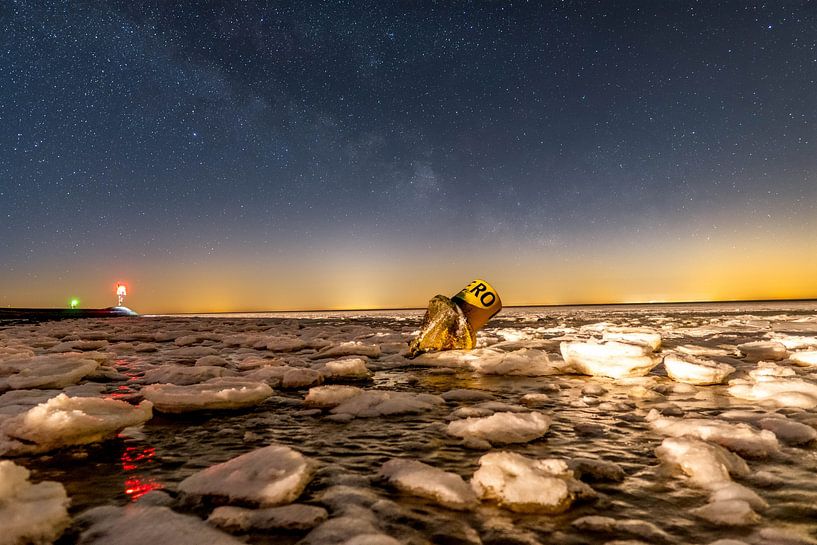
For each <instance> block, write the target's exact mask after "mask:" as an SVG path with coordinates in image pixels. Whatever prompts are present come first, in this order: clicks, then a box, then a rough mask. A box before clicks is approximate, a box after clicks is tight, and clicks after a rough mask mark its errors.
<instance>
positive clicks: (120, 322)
mask: <svg viewBox="0 0 817 545" xmlns="http://www.w3.org/2000/svg"><path fill="white" fill-rule="evenodd" d="M419 321H420V313H417V312H409V311H406V312H394V313H378V314H374V313H373V314H364V315H360V314H357V315H353V314H345V315H317V314H314V315H305V316H298V317H287V318H285V317H276V316H266V315H265V316H244V317H152V318H151V317H144V318H122V319H116V320H71V321H62V322H45V323H39V324H27V323H16V324H5V325H3V324H0V458H2V460H0V528H2V532H0V544H5V543H10V544H17V543H52V542H54V541H55V540H57V539H59V543H81V544H108V543H113V544H130V543H134V544H136V543H139V544H142V543H145V542H150V543H152V545H159V544H165V543H167V544H185V543H191V544H193V543H196V544H198V543H225V544H230V543H244V542H247V541H249V542H251V543H302V544H304V545H310V544H314V545H319V544H347V545H379V544H383V545H389V544H394V543H411V544H418V545H419V544H428V543H445V544H449V543H457V544H480V543H484V544H491V543H492V544H499V543H514V544H535V543H567V544H579V543H592V544H595V543H598V544H602V543H607V544H611V545H613V544H618V545H623V544H628V545H637V544H643V543H661V544H717V545H741V544H749V545H758V544H766V543H771V544H775V543H778V544H786V545H794V544H817V539H815V535H814V534H815V526H814V524H813V522H812V521H813V519H814V516H816V515H817V480H815V479H814V478H813V475H814V470H815V469H817V457H816V456H815V451H814V446H815V440H817V429H815V428H817V412H815V411H816V410H817V305H815V304H808V303H800V304H795V303H791V304H781V305H778V306H774V305H772V306H768V305H767V306H748V307H747V306H743V307H738V306H734V305H732V306H730V305H708V306H701V305H698V306H678V307H629V308H628V307H618V308H598V309H594V308H561V309H559V308H554V309H522V310H513V309H511V310H506V311H503V314H502V315H501V316H500V317H499V319H496V320H494V321H493V322H492V323H491V324H490V327H488V328H486V329H485V330H483V331H482V332H480V334H479V336H478V348H477V349H475V350H472V351H468V352H464V351H452V352H446V353H438V354H426V355H422V356H420V357H419V358H416V359H413V360H412V359H407V358H406V348H407V345H406V342H407V341H408V340H410V339H411V338H412V337H413V336H414V335H416V334H417V327H418V324H419Z"/></svg>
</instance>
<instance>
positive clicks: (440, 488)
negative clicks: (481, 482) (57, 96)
mask: <svg viewBox="0 0 817 545" xmlns="http://www.w3.org/2000/svg"><path fill="white" fill-rule="evenodd" d="M378 475H379V476H380V477H382V478H385V479H386V480H388V482H389V483H391V484H392V485H393V486H394V487H396V488H397V489H398V490H401V491H403V492H406V493H408V494H413V495H415V496H420V497H422V498H427V499H429V500H432V501H435V502H437V503H439V504H441V505H444V506H446V507H451V508H454V509H466V508H469V507H473V506H474V505H475V504H476V503H477V497H476V495H475V494H474V491H473V490H472V489H471V487H470V486H469V485H468V484H467V483H466V482H465V481H464V480H463V479H462V477H460V476H459V475H457V474H456V473H450V472H447V471H443V470H441V469H438V468H436V467H432V466H430V465H428V464H424V463H422V462H420V461H417V460H406V459H402V458H394V459H391V460H389V461H388V462H386V463H385V464H383V466H382V467H381V468H380V472H379V473H378Z"/></svg>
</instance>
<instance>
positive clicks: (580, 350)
mask: <svg viewBox="0 0 817 545" xmlns="http://www.w3.org/2000/svg"><path fill="white" fill-rule="evenodd" d="M560 348H561V351H562V357H563V358H564V360H565V362H566V363H567V364H568V365H569V366H570V368H571V369H572V370H573V371H575V372H577V373H581V374H583V375H593V376H602V377H610V378H626V377H643V376H644V375H646V374H647V373H649V372H650V371H651V370H652V369H653V368H654V367H655V366H656V365H658V364H659V363H660V362H661V357H660V356H657V355H655V354H653V353H652V350H651V349H650V347H648V346H643V345H637V344H628V343H621V342H607V343H597V342H563V343H561V345H560Z"/></svg>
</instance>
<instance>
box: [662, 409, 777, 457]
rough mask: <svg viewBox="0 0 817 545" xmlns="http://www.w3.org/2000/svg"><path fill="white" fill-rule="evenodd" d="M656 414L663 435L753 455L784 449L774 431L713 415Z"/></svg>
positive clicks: (748, 455)
mask: <svg viewBox="0 0 817 545" xmlns="http://www.w3.org/2000/svg"><path fill="white" fill-rule="evenodd" d="M656 414H657V412H656V411H653V412H652V413H650V416H648V420H650V425H651V426H652V428H653V429H654V430H656V431H657V432H658V433H660V434H662V435H668V436H670V437H682V436H688V437H697V438H698V439H701V440H703V441H709V442H711V443H715V444H718V445H720V446H722V447H724V448H727V449H729V450H731V451H733V452H737V453H738V454H741V455H742V456H746V457H750V458H766V457H768V456H770V455H773V454H776V453H777V452H779V451H780V444H779V443H778V442H777V437H776V436H775V434H774V433H772V432H770V431H768V430H756V429H755V428H753V427H752V426H750V425H748V424H744V423H733V422H726V421H724V420H717V419H709V418H689V417H685V418H668V417H655V415H656ZM651 417H652V418H651Z"/></svg>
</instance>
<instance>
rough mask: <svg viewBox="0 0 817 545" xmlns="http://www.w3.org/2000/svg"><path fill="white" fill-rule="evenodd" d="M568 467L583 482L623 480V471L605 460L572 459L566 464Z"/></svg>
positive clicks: (618, 466) (615, 464)
mask: <svg viewBox="0 0 817 545" xmlns="http://www.w3.org/2000/svg"><path fill="white" fill-rule="evenodd" d="M567 465H568V467H569V468H570V469H571V470H572V471H573V473H575V474H576V476H577V477H578V478H579V479H581V480H583V481H588V480H593V481H613V482H621V481H623V480H624V477H625V473H624V470H623V469H622V468H621V466H620V465H618V464H617V463H615V462H608V461H606V460H594V459H592V458H573V459H572V460H570V461H568V462H567Z"/></svg>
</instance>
